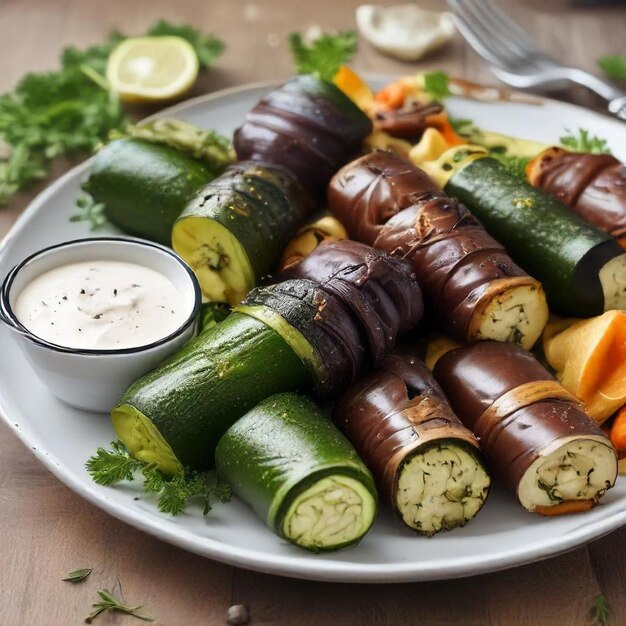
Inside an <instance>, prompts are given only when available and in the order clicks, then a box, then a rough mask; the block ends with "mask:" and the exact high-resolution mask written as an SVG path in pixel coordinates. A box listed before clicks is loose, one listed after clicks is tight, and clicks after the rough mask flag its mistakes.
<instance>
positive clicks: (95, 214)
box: [70, 193, 107, 230]
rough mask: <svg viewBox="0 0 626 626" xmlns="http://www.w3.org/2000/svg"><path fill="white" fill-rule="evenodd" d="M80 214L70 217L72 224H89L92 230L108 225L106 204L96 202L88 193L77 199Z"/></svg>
mask: <svg viewBox="0 0 626 626" xmlns="http://www.w3.org/2000/svg"><path fill="white" fill-rule="evenodd" d="M76 208H77V209H78V213H75V214H74V215H72V216H71V217H70V222H87V223H88V224H89V226H90V228H91V230H98V228H102V227H103V226H104V225H105V224H106V223H107V218H106V216H105V215H104V204H103V203H102V202H95V201H94V199H93V198H92V197H91V195H89V194H88V193H84V194H82V195H81V196H79V197H78V198H77V199H76Z"/></svg>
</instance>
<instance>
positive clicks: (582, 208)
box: [526, 148, 626, 248]
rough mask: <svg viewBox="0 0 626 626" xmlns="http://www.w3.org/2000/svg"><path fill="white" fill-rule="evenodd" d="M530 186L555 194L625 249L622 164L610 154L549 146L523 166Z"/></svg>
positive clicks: (625, 172) (625, 192) (625, 180)
mask: <svg viewBox="0 0 626 626" xmlns="http://www.w3.org/2000/svg"><path fill="white" fill-rule="evenodd" d="M526 174H527V175H528V180H529V182H530V184H531V185H534V186H535V187H539V188H540V189H543V190H544V191H547V192H548V193H551V194H553V195H554V196H556V197H557V198H558V199H559V200H561V202H563V203H564V204H566V205H567V206H568V207H569V208H570V209H572V210H573V211H574V212H575V213H577V214H578V215H580V217H582V218H583V219H585V220H587V221H588V222H590V223H591V224H593V225H594V226H597V227H598V228H599V229H600V230H603V231H604V232H606V233H609V235H612V236H613V237H615V238H616V239H618V240H619V242H620V244H621V246H622V247H623V248H626V166H624V164H622V163H621V162H620V161H618V160H617V159H616V158H615V157H614V156H612V155H610V154H583V153H579V152H569V151H568V150H563V149H562V148H549V149H548V150H544V151H543V152H541V154H539V155H538V156H537V157H536V158H534V159H533V160H532V161H531V162H530V163H529V164H528V166H527V168H526Z"/></svg>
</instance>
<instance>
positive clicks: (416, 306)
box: [111, 242, 422, 474]
mask: <svg viewBox="0 0 626 626" xmlns="http://www.w3.org/2000/svg"><path fill="white" fill-rule="evenodd" d="M340 244H343V245H345V244H347V242H338V243H330V244H323V245H322V246H320V248H318V250H316V251H315V252H314V253H313V254H312V255H311V256H310V257H308V258H313V259H314V258H315V256H316V255H319V254H324V255H327V254H328V249H326V248H329V249H330V250H331V251H332V250H333V247H334V246H339V245H340ZM349 252H350V253H347V252H346V250H345V249H344V248H340V249H339V250H337V252H336V254H335V258H336V259H337V261H338V265H337V266H336V273H337V278H336V279H333V280H327V281H325V280H319V281H314V280H307V279H298V280H286V281H283V282H281V283H277V284H275V285H270V286H268V287H263V288H259V289H255V290H253V291H252V292H251V293H250V295H249V297H248V298H247V299H246V300H245V301H244V303H242V305H241V306H238V307H236V308H235V309H234V311H233V312H232V313H231V314H230V315H229V316H228V317H227V318H226V319H225V320H224V321H222V322H220V323H219V324H216V325H214V326H213V327H211V328H208V329H207V330H206V331H203V332H202V334H201V335H200V336H199V337H197V338H196V339H195V340H193V341H191V342H189V343H187V344H186V345H185V346H184V347H183V348H182V349H181V350H180V351H179V352H177V353H176V354H174V355H172V356H171V357H169V358H168V359H167V360H166V361H164V362H163V363H162V364H161V365H160V366H159V367H157V368H156V369H155V370H153V371H152V372H149V373H148V374H146V375H145V376H142V377H141V378H140V379H139V380H137V381H136V382H135V383H133V385H131V386H130V388H129V389H128V390H127V391H126V392H125V393H124V395H123V397H122V398H121V400H120V402H119V404H118V405H117V406H116V407H115V408H114V409H113V411H112V414H111V418H112V421H113V425H114V428H115V431H116V433H117V435H118V438H119V439H120V440H121V441H122V442H123V444H124V445H125V446H126V448H127V449H128V450H129V451H130V453H131V454H132V455H133V456H134V457H136V458H140V459H142V460H144V461H147V462H149V463H153V464H155V465H156V466H157V467H158V468H159V469H161V470H162V471H163V472H165V473H167V474H176V473H180V472H181V471H182V468H183V467H184V466H188V467H191V468H204V467H207V466H211V465H212V464H213V457H214V452H215V446H216V445H217V441H218V440H219V438H220V437H221V436H222V435H223V434H224V432H225V431H226V430H227V429H228V428H230V426H232V425H233V423H234V422H235V421H236V420H237V419H238V418H240V417H241V416H242V415H244V414H245V413H246V411H249V410H250V409H252V408H253V407H254V406H255V405H256V404H258V403H259V402H260V401H262V400H264V399H265V398H267V397H268V396H270V395H273V394H276V393H281V392H287V391H295V390H302V391H309V390H317V392H318V393H319V394H324V395H331V394H333V393H335V392H336V391H337V390H338V389H341V388H342V387H343V386H344V385H348V384H350V383H351V382H353V381H354V379H355V378H356V377H357V376H358V374H359V373H360V372H361V371H362V369H363V368H364V367H365V366H366V364H367V363H370V362H371V361H372V360H373V358H374V357H373V355H372V353H371V348H370V343H369V341H368V337H369V336H371V335H375V333H376V331H377V329H376V328H375V326H376V325H377V324H382V323H383V321H384V322H385V323H386V324H387V326H386V331H387V332H389V334H390V337H391V338H392V339H393V341H388V342H387V344H386V345H387V346H388V347H389V350H391V349H392V348H393V343H394V342H395V338H396V337H397V335H398V333H399V332H400V331H401V330H402V329H407V328H410V327H411V326H413V325H415V324H417V322H418V321H419V317H420V315H421V311H422V305H421V294H420V290H419V286H418V285H417V282H416V280H415V277H414V276H413V274H412V272H411V270H410V268H409V267H408V266H406V264H404V263H403V262H402V261H398V260H394V259H392V258H390V257H388V256H386V255H384V254H383V253H382V252H379V251H374V250H372V249H371V248H369V247H368V246H365V245H363V244H358V243H355V242H351V248H349ZM331 256H332V255H331ZM324 258H325V261H324V263H326V261H328V257H326V256H325V257H324ZM388 276H392V277H393V279H394V284H393V285H389V284H388ZM351 281H353V282H351ZM341 287H343V291H342V289H341ZM378 299H380V301H378ZM358 307H362V308H363V311H362V312H358V311H357V308H358ZM385 316H388V317H385ZM384 356H386V354H382V353H377V354H376V357H377V358H378V359H381V360H382V358H384Z"/></svg>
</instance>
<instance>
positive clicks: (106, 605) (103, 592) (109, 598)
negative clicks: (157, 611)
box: [85, 589, 154, 624]
mask: <svg viewBox="0 0 626 626" xmlns="http://www.w3.org/2000/svg"><path fill="white" fill-rule="evenodd" d="M98 596H99V597H100V600H99V601H98V602H95V603H94V604H93V605H92V606H93V611H92V612H91V613H90V614H89V615H88V616H87V617H86V618H85V622H86V623H87V624H91V622H93V620H94V619H95V618H96V617H98V615H100V613H104V611H118V612H120V613H126V615H132V616H133V617H136V618H137V619H140V620H143V621H144V622H154V617H152V616H150V615H145V614H144V613H140V612H139V610H140V609H142V608H143V605H141V606H128V605H127V604H124V603H123V602H122V601H121V600H118V599H117V598H116V597H115V596H114V595H113V594H112V593H111V592H110V591H108V590H107V589H100V590H99V591H98Z"/></svg>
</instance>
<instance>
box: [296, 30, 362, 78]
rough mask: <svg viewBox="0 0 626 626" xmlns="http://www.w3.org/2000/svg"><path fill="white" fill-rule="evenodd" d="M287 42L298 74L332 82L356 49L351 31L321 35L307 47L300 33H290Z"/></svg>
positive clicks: (353, 34)
mask: <svg viewBox="0 0 626 626" xmlns="http://www.w3.org/2000/svg"><path fill="white" fill-rule="evenodd" d="M288 42H289V48H290V49H291V54H292V55H293V60H294V63H295V65H296V71H297V72H298V74H314V75H315V76H317V77H318V78H322V79H325V80H332V79H333V77H334V76H335V74H336V73H337V70H338V69H339V67H340V66H342V65H345V64H346V63H348V62H349V61H350V59H352V57H353V56H354V54H355V52H356V51H357V47H358V41H357V34H356V32H354V31H352V30H346V31H341V32H339V33H337V34H336V35H329V34H322V35H321V36H320V37H318V38H317V39H315V40H314V41H313V42H311V43H310V44H308V45H307V44H306V43H305V42H304V40H303V38H302V35H301V34H300V33H291V34H290V35H289V37H288Z"/></svg>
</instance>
